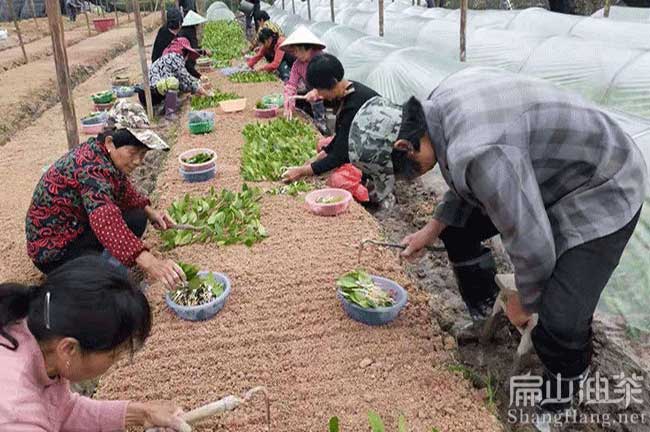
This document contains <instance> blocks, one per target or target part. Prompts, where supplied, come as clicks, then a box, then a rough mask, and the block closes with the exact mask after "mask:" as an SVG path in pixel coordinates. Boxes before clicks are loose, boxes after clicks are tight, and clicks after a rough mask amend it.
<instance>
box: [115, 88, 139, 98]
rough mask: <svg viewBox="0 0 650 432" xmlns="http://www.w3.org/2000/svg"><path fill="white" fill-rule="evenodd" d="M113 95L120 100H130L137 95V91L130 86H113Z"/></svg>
mask: <svg viewBox="0 0 650 432" xmlns="http://www.w3.org/2000/svg"><path fill="white" fill-rule="evenodd" d="M113 93H115V96H117V97H118V98H128V97H131V96H133V95H134V94H135V90H134V89H133V87H130V86H113Z"/></svg>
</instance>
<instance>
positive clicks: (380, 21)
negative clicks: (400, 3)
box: [377, 0, 384, 37]
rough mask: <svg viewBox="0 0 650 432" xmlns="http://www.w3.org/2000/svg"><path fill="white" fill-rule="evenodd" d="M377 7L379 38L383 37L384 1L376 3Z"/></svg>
mask: <svg viewBox="0 0 650 432" xmlns="http://www.w3.org/2000/svg"><path fill="white" fill-rule="evenodd" d="M377 3H378V5H379V37H384V0H379V2H377Z"/></svg>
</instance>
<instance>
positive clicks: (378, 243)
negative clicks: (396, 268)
mask: <svg viewBox="0 0 650 432" xmlns="http://www.w3.org/2000/svg"><path fill="white" fill-rule="evenodd" d="M367 244H371V245H374V246H380V247H389V248H395V249H401V250H404V249H406V246H404V245H401V244H399V243H390V242H384V241H380V240H372V239H363V240H361V242H360V243H359V262H361V253H362V252H363V249H364V248H365V246H366V245H367ZM425 249H426V250H427V251H429V252H444V251H446V249H445V248H444V247H443V246H425Z"/></svg>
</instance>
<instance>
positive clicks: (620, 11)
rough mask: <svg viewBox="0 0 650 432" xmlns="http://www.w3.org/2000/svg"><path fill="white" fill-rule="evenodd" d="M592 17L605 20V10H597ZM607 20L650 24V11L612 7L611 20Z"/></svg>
mask: <svg viewBox="0 0 650 432" xmlns="http://www.w3.org/2000/svg"><path fill="white" fill-rule="evenodd" d="M592 16H593V17H595V18H603V9H599V10H597V11H596V12H595V13H594V14H593V15H592ZM607 19H610V20H615V21H641V22H650V9H646V8H635V7H621V6H612V7H611V8H610V10H609V18H607Z"/></svg>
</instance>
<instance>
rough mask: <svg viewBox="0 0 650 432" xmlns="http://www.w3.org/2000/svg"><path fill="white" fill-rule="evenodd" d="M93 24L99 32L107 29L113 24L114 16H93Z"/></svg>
mask: <svg viewBox="0 0 650 432" xmlns="http://www.w3.org/2000/svg"><path fill="white" fill-rule="evenodd" d="M93 26H95V30H97V31H98V32H100V33H101V32H105V31H108V30H110V29H111V28H113V27H114V26H115V18H95V19H94V20H93Z"/></svg>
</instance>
